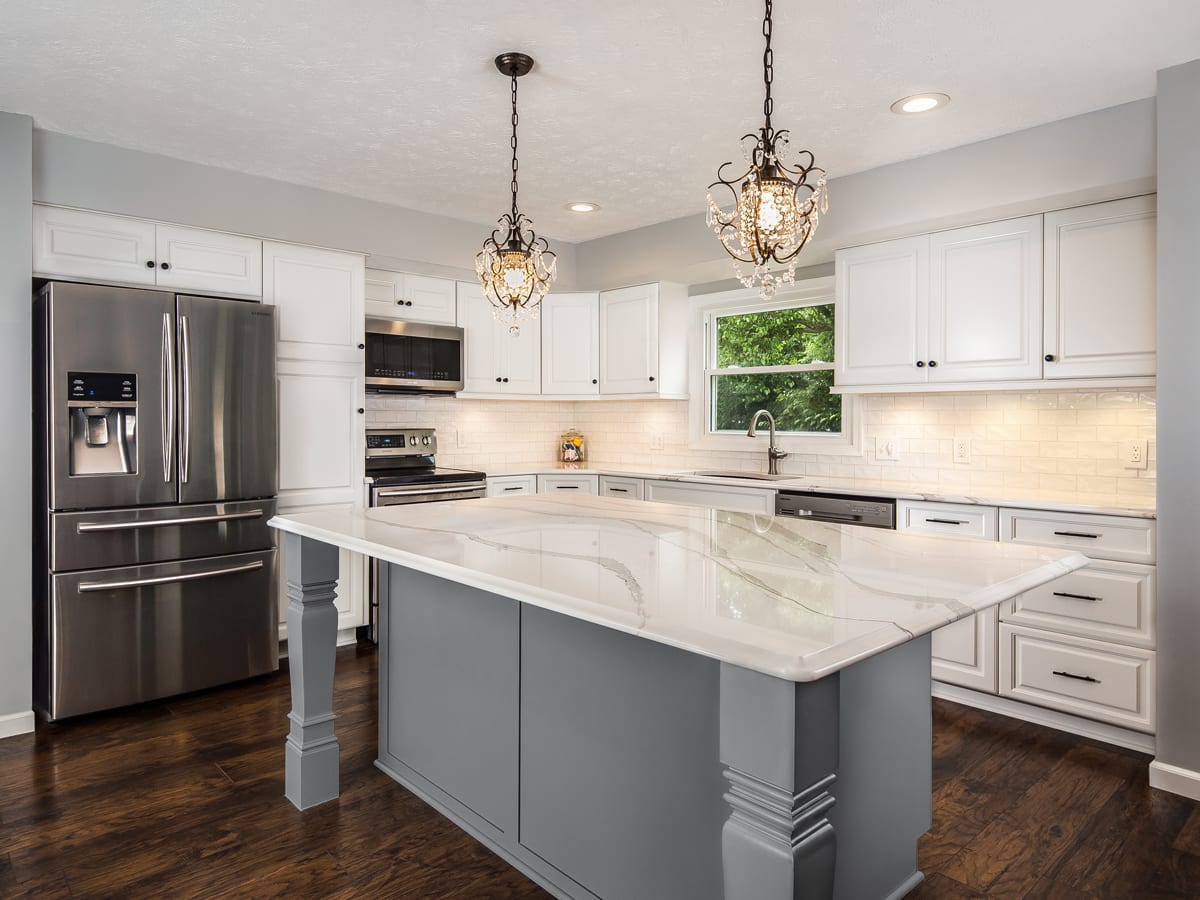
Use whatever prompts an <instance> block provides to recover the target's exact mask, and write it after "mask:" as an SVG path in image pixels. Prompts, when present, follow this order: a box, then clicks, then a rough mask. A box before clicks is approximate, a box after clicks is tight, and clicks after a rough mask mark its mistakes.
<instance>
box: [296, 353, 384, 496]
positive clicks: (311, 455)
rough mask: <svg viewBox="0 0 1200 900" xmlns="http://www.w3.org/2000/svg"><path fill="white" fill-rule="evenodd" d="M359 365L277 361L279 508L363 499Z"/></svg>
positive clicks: (360, 379) (361, 388)
mask: <svg viewBox="0 0 1200 900" xmlns="http://www.w3.org/2000/svg"><path fill="white" fill-rule="evenodd" d="M362 408H363V373H362V368H361V366H353V365H350V364H348V363H338V362H323V361H311V360H310V361H305V360H296V359H281V360H280V361H279V508H280V510H288V509H295V508H297V507H308V506H319V505H320V506H324V505H328V504H334V503H338V504H348V505H351V506H361V505H362V502H363V455H364V453H365V451H364V448H363V441H364V430H363V428H364V416H363V414H362V413H360V412H359V410H360V409H362Z"/></svg>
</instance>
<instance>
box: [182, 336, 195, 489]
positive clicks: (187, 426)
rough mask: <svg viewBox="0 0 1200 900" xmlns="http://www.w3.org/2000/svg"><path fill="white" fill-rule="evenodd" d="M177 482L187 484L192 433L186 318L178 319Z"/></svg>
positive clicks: (189, 363)
mask: <svg viewBox="0 0 1200 900" xmlns="http://www.w3.org/2000/svg"><path fill="white" fill-rule="evenodd" d="M179 337H180V341H179V380H180V384H181V388H180V393H181V396H180V409H179V419H180V430H179V481H180V482H181V483H182V484H187V480H188V451H189V449H190V444H191V431H192V330H191V326H190V325H189V324H188V317H187V316H180V317H179Z"/></svg>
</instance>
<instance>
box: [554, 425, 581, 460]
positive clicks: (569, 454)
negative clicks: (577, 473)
mask: <svg viewBox="0 0 1200 900" xmlns="http://www.w3.org/2000/svg"><path fill="white" fill-rule="evenodd" d="M586 459H587V444H586V443H585V442H584V439H583V435H582V434H580V433H579V432H578V431H576V430H575V429H574V428H569V429H567V430H566V431H564V432H563V436H562V438H561V439H560V440H559V442H558V460H559V462H564V463H581V462H584V461H585V460H586Z"/></svg>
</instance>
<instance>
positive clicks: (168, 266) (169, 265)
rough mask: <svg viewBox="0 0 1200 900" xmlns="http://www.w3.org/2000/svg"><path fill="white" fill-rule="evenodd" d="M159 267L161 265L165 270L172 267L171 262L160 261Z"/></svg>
mask: <svg viewBox="0 0 1200 900" xmlns="http://www.w3.org/2000/svg"><path fill="white" fill-rule="evenodd" d="M158 267H159V268H160V269H163V270H164V271H165V270H167V269H169V268H171V264H170V263H159V264H158Z"/></svg>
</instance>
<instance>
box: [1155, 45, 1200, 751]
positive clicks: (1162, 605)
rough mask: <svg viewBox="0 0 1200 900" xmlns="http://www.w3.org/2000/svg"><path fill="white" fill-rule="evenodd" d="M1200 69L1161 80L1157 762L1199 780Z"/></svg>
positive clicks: (1174, 71)
mask: <svg viewBox="0 0 1200 900" xmlns="http://www.w3.org/2000/svg"><path fill="white" fill-rule="evenodd" d="M1197 147H1200V60H1197V61H1195V62H1190V63H1187V64H1186V65H1182V66H1176V67H1174V68H1171V69H1164V70H1163V71H1161V72H1159V73H1158V183H1159V194H1158V483H1159V484H1160V485H1163V486H1164V487H1166V488H1169V489H1168V490H1162V491H1160V492H1159V496H1158V522H1159V530H1158V664H1159V668H1158V685H1159V687H1158V761H1159V762H1162V763H1167V764H1168V765H1173V766H1180V767H1182V768H1184V769H1191V770H1192V771H1195V772H1200V697H1198V693H1197V692H1198V689H1200V656H1198V655H1197V653H1196V648H1197V647H1200V554H1197V552H1196V532H1197V527H1198V525H1200V514H1198V513H1197V511H1198V510H1200V479H1197V477H1196V458H1195V452H1194V450H1195V447H1196V445H1197V443H1198V442H1200V406H1198V405H1197V399H1196V398H1197V397H1200V362H1197V354H1196V345H1197V341H1198V340H1200V252H1198V251H1200V173H1197V171H1196V152H1197V151H1196V148H1197Z"/></svg>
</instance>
